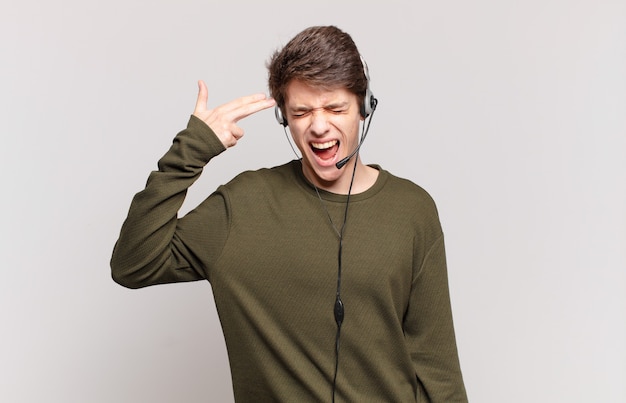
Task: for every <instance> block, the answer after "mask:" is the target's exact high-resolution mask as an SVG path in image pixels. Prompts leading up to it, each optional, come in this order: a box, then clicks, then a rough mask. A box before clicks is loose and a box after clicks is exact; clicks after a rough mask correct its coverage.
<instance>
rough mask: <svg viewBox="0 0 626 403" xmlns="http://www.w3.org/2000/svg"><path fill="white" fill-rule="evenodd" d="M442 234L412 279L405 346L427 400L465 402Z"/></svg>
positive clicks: (406, 320)
mask: <svg viewBox="0 0 626 403" xmlns="http://www.w3.org/2000/svg"><path fill="white" fill-rule="evenodd" d="M444 249H445V248H444V241H443V235H441V236H440V237H439V238H438V239H437V240H436V241H435V242H434V243H433V245H432V247H431V248H430V249H429V251H428V253H427V254H426V257H425V259H424V261H423V263H422V265H421V267H420V269H419V272H418V274H417V275H416V277H415V279H414V283H413V286H412V293H411V294H412V295H411V301H410V304H409V310H408V313H407V315H406V319H405V334H406V340H407V343H408V348H409V350H410V351H411V358H412V360H413V365H414V368H415V373H416V376H417V378H418V381H419V383H420V385H421V387H422V388H423V389H422V390H421V392H422V393H423V394H424V395H425V396H424V397H425V398H426V401H429V402H446V403H447V402H459V403H460V402H467V396H466V392H465V386H464V383H463V377H462V374H461V369H460V365H459V359H458V353H457V347H456V338H455V332H454V325H453V320H452V310H451V305H450V295H449V289H448V276H447V268H446V259H445V250H444Z"/></svg>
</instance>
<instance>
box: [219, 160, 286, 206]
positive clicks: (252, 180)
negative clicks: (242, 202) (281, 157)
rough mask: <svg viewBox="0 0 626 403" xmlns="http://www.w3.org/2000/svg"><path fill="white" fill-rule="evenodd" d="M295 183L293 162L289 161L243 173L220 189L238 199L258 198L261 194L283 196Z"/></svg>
mask: <svg viewBox="0 0 626 403" xmlns="http://www.w3.org/2000/svg"><path fill="white" fill-rule="evenodd" d="M296 182H297V176H296V175H295V173H294V161H291V162H288V163H286V164H283V165H279V166H275V167H271V168H260V169H257V170H249V171H244V172H242V173H240V174H239V175H237V176H235V177H234V178H233V179H232V180H230V181H229V182H228V183H227V184H225V185H222V186H221V187H220V189H221V191H222V192H227V193H229V194H230V195H232V196H237V197H238V198H239V197H243V198H247V197H252V198H258V197H259V196H261V195H263V194H273V195H276V196H277V195H280V194H285V193H286V192H289V191H290V190H291V189H293V188H295V187H296V186H294V185H295V184H296Z"/></svg>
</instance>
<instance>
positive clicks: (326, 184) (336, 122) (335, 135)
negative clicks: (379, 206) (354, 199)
mask: <svg viewBox="0 0 626 403" xmlns="http://www.w3.org/2000/svg"><path fill="white" fill-rule="evenodd" d="M285 95H286V96H285V115H286V117H287V121H288V122H289V129H290V131H291V136H292V137H293V140H294V142H295V143H296V145H297V147H298V148H299V149H300V152H301V153H302V165H303V171H304V175H305V176H306V178H307V179H308V180H309V181H311V182H312V183H313V184H314V185H316V186H317V187H319V188H322V189H326V190H330V191H334V192H337V193H347V188H348V186H349V183H350V179H351V176H352V169H347V168H348V167H349V166H350V167H351V166H352V163H350V164H347V165H346V166H345V167H344V168H342V169H337V167H336V166H335V164H336V163H337V162H339V161H341V160H342V159H343V158H345V157H347V156H348V155H349V154H350V153H352V152H353V151H354V150H355V148H356V147H357V145H358V134H359V122H360V121H361V119H362V118H361V114H360V112H359V105H358V99H357V96H356V95H355V94H353V93H351V92H350V91H348V90H347V89H345V88H338V89H334V90H324V89H318V88H313V87H310V86H308V85H306V84H304V83H302V82H300V81H296V80H294V81H292V82H291V83H289V85H288V86H287V90H286V92H285ZM355 158H356V157H355ZM359 163H360V161H359Z"/></svg>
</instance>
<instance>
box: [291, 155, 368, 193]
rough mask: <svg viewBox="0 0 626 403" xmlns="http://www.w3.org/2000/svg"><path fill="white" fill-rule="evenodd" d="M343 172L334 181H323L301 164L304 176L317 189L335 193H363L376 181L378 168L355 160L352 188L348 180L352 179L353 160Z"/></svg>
mask: <svg viewBox="0 0 626 403" xmlns="http://www.w3.org/2000/svg"><path fill="white" fill-rule="evenodd" d="M342 169H343V170H345V172H344V173H343V174H342V175H341V176H340V177H339V178H338V179H337V180H334V181H324V180H323V179H322V178H320V177H318V176H317V175H315V174H314V172H313V171H312V170H311V169H310V168H309V167H307V166H306V165H304V164H303V165H302V172H303V174H304V176H305V177H306V178H307V179H308V180H309V182H311V183H312V184H313V185H315V186H316V187H317V188H318V189H323V190H325V191H327V192H331V193H335V194H343V195H347V194H348V192H350V193H351V194H357V193H363V192H365V191H366V190H367V189H369V188H370V187H372V186H373V185H374V183H376V179H377V178H378V170H376V169H374V168H372V167H370V166H367V165H365V164H363V163H362V162H361V160H360V159H357V160H356V172H355V173H354V182H353V183H352V189H351V190H350V182H351V181H352V170H353V169H355V167H354V161H350V162H348V163H347V164H346V165H345V166H344V167H343V168H342Z"/></svg>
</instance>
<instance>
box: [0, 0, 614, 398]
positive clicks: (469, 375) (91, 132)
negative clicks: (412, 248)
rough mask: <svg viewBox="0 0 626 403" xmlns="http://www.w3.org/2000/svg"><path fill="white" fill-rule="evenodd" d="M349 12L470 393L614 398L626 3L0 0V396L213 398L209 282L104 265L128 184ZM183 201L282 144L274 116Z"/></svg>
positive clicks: (214, 333)
mask: <svg viewBox="0 0 626 403" xmlns="http://www.w3.org/2000/svg"><path fill="white" fill-rule="evenodd" d="M322 24H334V25H337V26H339V27H340V28H342V29H344V30H346V31H347V32H349V33H350V34H351V35H352V36H353V38H354V40H355V41H356V43H357V45H358V46H359V48H360V50H361V52H362V54H363V55H364V57H365V58H366V60H367V61H368V64H369V67H370V73H371V78H372V89H373V91H374V93H375V95H376V96H377V97H378V99H379V101H380V102H379V108H378V110H377V111H376V114H375V116H374V120H373V122H372V127H371V131H370V134H369V136H368V138H367V142H366V143H365V144H364V146H363V148H362V152H361V154H362V158H363V160H364V162H366V163H378V164H380V165H382V166H383V168H385V169H387V170H389V171H391V172H392V173H394V174H396V175H398V176H403V177H406V178H409V179H411V180H412V181H414V182H416V183H418V184H420V185H421V186H423V187H424V188H426V189H427V190H428V191H429V192H430V193H431V195H432V196H433V197H434V198H435V200H436V201H437V204H438V207H439V212H440V215H441V220H442V224H443V226H444V231H445V233H446V242H447V250H448V263H449V277H450V289H451V292H452V303H453V312H454V318H455V325H456V330H457V339H458V347H459V351H460V358H461V364H462V369H463V372H464V377H465V381H466V386H467V390H468V393H469V396H470V400H471V401H473V402H487V403H491V402H493V403H502V402H511V403H515V402H520V403H521V402H590V401H593V402H624V401H626V381H625V380H626V343H624V340H626V117H625V116H626V2H624V1H623V0H615V1H610V0H580V1H577V0H567V1H566V0H527V1H511V0H508V1H497V0H477V1H471V2H469V1H439V2H426V1H404V2H397V1H385V2H372V3H366V2H364V1H358V2H357V1H355V2H338V1H327V0H323V1H316V2H295V1H290V2H287V1H285V2H279V1H264V2H262V1H249V2H242V1H229V2H226V1H221V2H210V1H191V0H178V1H162V0H161V1H147V0H141V1H128V0H125V1H121V0H109V1H99V2H98V1H89V0H80V1H79V0H59V1H56V2H48V1H43V0H34V1H23V2H3V3H2V5H0V46H1V49H0V50H1V56H0V57H1V58H2V59H1V63H0V73H1V74H0V133H1V135H2V143H1V146H0V157H1V161H2V170H1V171H0V175H1V181H2V182H1V188H2V197H1V198H0V203H1V206H2V209H1V211H2V212H3V214H4V215H5V218H4V219H3V220H2V226H1V236H2V242H1V243H0V248H2V249H1V250H0V252H1V256H2V281H1V283H0V326H1V331H0V401H3V402H155V403H156V402H228V401H232V390H231V382H230V373H229V369H228V361H227V356H226V350H225V345H224V341H223V338H222V333H221V329H220V325H219V320H218V318H217V315H216V312H215V308H214V304H213V298H212V293H211V288H210V285H209V284H208V283H207V282H197V283H192V284H176V285H168V286H157V287H151V288H146V289H142V290H137V291H131V290H127V289H124V288H122V287H120V286H118V285H116V284H114V283H113V281H112V280H111V279H110V269H109V258H110V254H111V250H112V248H113V244H114V242H115V240H116V239H117V235H118V233H119V229H120V226H121V224H122V222H123V220H124V218H125V216H126V213H127V210H128V206H129V204H130V201H131V198H132V196H133V195H134V194H135V193H136V192H138V191H140V190H141V189H142V188H143V186H144V185H145V180H146V179H147V177H148V174H149V172H150V171H151V170H153V169H155V168H156V161H157V160H158V159H159V158H160V156H161V155H162V154H163V153H165V151H166V150H167V149H168V147H169V145H170V144H171V140H172V138H173V137H174V135H175V134H176V133H177V132H178V131H179V130H181V129H182V128H184V127H185V125H186V122H187V119H188V116H189V114H190V113H191V112H192V111H193V107H194V104H195V99H196V91H197V87H196V82H197V80H198V79H203V80H205V81H206V83H207V85H208V87H209V104H210V105H212V106H216V105H219V104H221V103H224V102H226V101H229V100H231V99H233V98H236V97H239V96H242V95H247V94H249V93H254V92H259V91H261V92H265V91H267V84H266V76H267V73H266V70H265V62H266V61H267V59H268V58H269V56H270V54H271V53H272V52H273V51H274V50H275V49H276V48H278V47H280V46H281V45H283V44H284V43H286V41H287V40H289V39H290V38H291V37H292V36H293V35H294V34H296V33H297V32H299V31H300V30H302V29H303V28H305V27H307V26H310V25H322ZM241 125H242V127H243V128H244V129H245V130H246V136H245V137H244V139H243V140H242V141H240V143H239V145H237V147H235V148H233V149H231V150H229V151H228V152H226V153H225V154H223V155H221V156H220V157H219V158H217V159H216V160H214V161H213V162H212V163H211V164H210V166H209V168H207V170H206V171H205V174H204V176H203V177H202V178H201V179H200V180H199V181H198V182H197V183H196V184H195V185H194V187H193V188H192V189H191V190H190V192H189V196H188V199H187V200H186V203H185V206H184V208H183V212H184V211H188V210H189V209H191V208H193V206H194V205H196V204H197V203H199V202H200V201H201V200H202V199H204V197H206V196H207V195H208V194H209V193H211V192H212V191H213V190H214V189H215V187H216V186H217V185H219V184H221V183H224V182H226V181H228V180H229V179H230V178H232V177H233V176H234V175H235V174H237V173H239V172H240V171H242V170H245V169H255V168H260V167H264V166H272V165H276V164H280V163H283V162H285V161H287V160H290V159H292V158H293V154H292V151H291V149H290V148H289V145H288V144H287V142H286V140H285V135H284V133H283V131H282V128H281V127H280V126H279V125H278V124H276V122H275V120H274V117H273V112H272V111H271V110H268V111H264V112H262V113H259V114H257V115H255V116H253V117H250V118H248V119H246V120H244V121H242V122H241Z"/></svg>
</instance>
